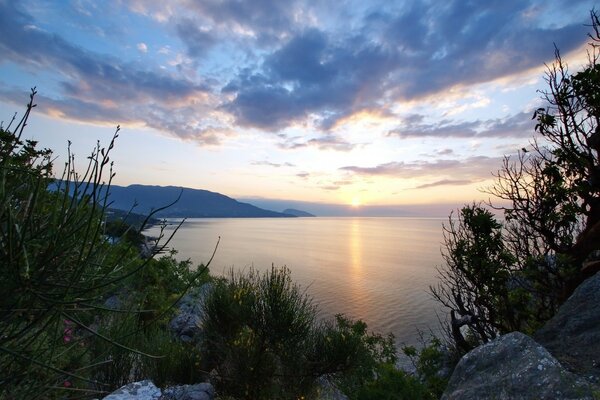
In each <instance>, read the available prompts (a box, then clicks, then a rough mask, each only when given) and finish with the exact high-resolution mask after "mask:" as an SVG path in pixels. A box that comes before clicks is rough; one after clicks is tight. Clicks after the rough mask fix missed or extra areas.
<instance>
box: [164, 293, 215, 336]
mask: <svg viewBox="0 0 600 400" xmlns="http://www.w3.org/2000/svg"><path fill="white" fill-rule="evenodd" d="M212 289H213V285H212V284H211V283H205V284H204V285H202V286H200V287H197V288H193V289H190V291H189V292H188V293H187V294H186V295H185V296H183V297H182V298H181V299H180V300H179V302H178V303H177V315H175V317H174V318H173V319H172V320H171V322H170V323H169V327H170V328H171V330H172V331H173V333H174V334H175V336H176V337H178V338H179V340H181V341H183V342H196V341H198V338H199V335H200V334H201V332H202V328H201V327H202V320H203V318H204V300H205V299H206V297H207V296H208V295H209V294H210V292H211V291H212Z"/></svg>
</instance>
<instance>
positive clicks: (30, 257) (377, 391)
mask: <svg viewBox="0 0 600 400" xmlns="http://www.w3.org/2000/svg"><path fill="white" fill-rule="evenodd" d="M34 96H35V90H33V91H32V94H31V98H30V102H29V104H28V107H27V111H26V113H25V115H24V116H23V118H22V119H21V121H20V122H19V123H17V124H16V126H15V127H12V125H13V124H14V123H15V121H14V120H13V121H11V123H10V124H9V125H8V126H7V127H6V128H4V127H2V128H1V129H0V136H1V139H2V141H1V148H0V157H1V159H0V206H1V209H0V235H1V246H0V269H1V271H0V274H1V275H0V276H2V279H1V280H0V289H1V290H3V292H4V293H11V294H14V295H13V296H4V297H3V298H2V299H1V300H0V398H28V399H35V398H90V397H98V396H101V395H104V394H106V393H108V392H110V391H113V390H114V389H116V388H118V387H120V386H122V385H124V384H126V383H128V382H131V381H134V380H139V379H146V378H149V379H152V380H153V381H154V382H155V383H156V384H158V385H163V386H164V385H168V384H188V383H197V382H200V381H203V380H206V379H207V378H208V377H209V376H208V373H207V371H212V372H211V374H210V379H211V380H212V381H213V382H214V383H215V384H217V386H218V388H219V389H220V392H221V393H222V394H223V395H231V396H234V397H235V398H252V399H260V398H302V397H303V396H306V398H310V397H311V396H314V395H316V393H317V392H319V390H325V389H326V387H327V385H331V386H332V387H339V388H342V389H343V390H344V391H345V392H347V393H349V394H350V395H351V397H352V398H353V399H360V398H376V397H377V396H380V395H381V396H384V397H383V398H385V396H387V398H394V396H395V394H394V393H395V392H394V391H395V390H396V389H397V388H398V387H402V388H406V389H405V390H406V391H407V393H410V397H411V398H415V397H414V396H415V395H416V394H418V397H423V398H432V396H431V393H430V391H429V390H428V389H427V388H426V387H425V386H424V384H423V382H422V381H421V380H420V379H419V378H418V377H416V376H411V375H408V374H405V373H403V372H400V371H398V370H397V369H396V368H395V366H394V363H395V362H396V350H395V347H394V342H393V337H392V336H389V337H382V336H380V335H377V334H373V333H370V332H368V330H367V326H366V324H365V323H363V322H362V321H351V320H349V319H348V318H346V317H343V316H341V315H339V316H337V317H336V319H335V320H333V321H318V320H317V308H316V306H315V305H314V304H313V303H312V300H311V299H310V298H309V297H308V296H307V295H306V293H305V292H304V291H302V290H301V289H300V288H299V287H298V286H296V285H295V284H294V283H293V282H292V280H291V277H290V272H289V270H287V269H285V268H283V269H275V268H273V269H272V270H271V271H270V272H267V273H265V274H259V273H258V272H255V271H250V272H249V273H247V274H234V273H233V272H232V274H231V276H230V277H229V279H220V280H216V281H215V282H213V283H211V285H212V287H213V289H212V291H211V294H210V296H209V297H208V298H207V299H206V302H205V306H206V310H205V311H206V321H205V323H204V335H203V338H204V340H202V341H201V344H200V346H197V345H196V344H188V343H183V342H181V341H179V340H177V339H176V338H174V337H173V336H172V333H171V331H170V330H169V327H168V322H169V320H170V319H171V318H172V316H173V305H174V304H175V303H176V302H177V301H178V300H179V299H180V298H181V297H182V296H183V295H184V294H185V293H186V291H187V290H188V289H189V288H190V287H191V286H199V285H202V284H203V283H205V282H209V281H210V280H211V278H210V277H209V276H208V270H207V268H206V267H202V266H201V267H199V268H198V269H197V270H193V269H192V265H191V263H190V262H189V261H177V260H176V259H175V257H174V256H175V252H174V251H173V252H171V253H169V254H167V255H164V256H162V257H160V258H158V257H156V255H157V254H158V253H160V252H161V251H162V250H163V249H164V245H166V244H167V243H168V239H169V238H167V240H166V241H165V243H164V244H163V245H157V247H156V248H154V250H153V251H152V252H150V254H149V256H150V257H142V256H141V254H140V248H141V247H147V243H146V242H147V240H146V238H145V237H144V236H143V235H141V233H140V232H141V230H143V229H144V227H145V226H146V224H147V223H148V221H151V216H150V217H148V218H145V219H144V220H143V221H141V220H140V218H139V216H135V215H134V216H132V215H131V214H130V213H127V214H126V215H120V214H119V213H117V212H115V211H114V210H108V209H107V193H108V192H109V190H110V182H111V180H112V177H113V176H114V174H113V172H112V164H111V163H110V159H109V155H110V151H111V149H112V148H113V146H114V143H115V139H116V138H117V136H118V129H117V133H115V135H114V137H113V140H112V141H111V142H110V144H109V146H108V147H107V148H106V149H104V148H100V146H99V145H98V147H97V148H96V149H94V151H93V152H92V154H91V155H90V157H89V165H88V166H87V168H86V170H85V173H84V174H83V175H79V174H78V173H77V171H76V170H75V167H74V161H75V160H74V158H73V157H72V156H71V155H70V154H69V157H68V162H67V163H66V165H65V169H64V172H63V174H62V176H61V177H60V179H55V178H54V176H53V173H54V171H53V163H52V152H51V151H50V150H48V149H42V150H40V149H38V148H37V143H36V142H34V141H28V140H22V139H21V138H22V134H23V131H24V128H25V126H26V124H27V120H28V118H29V115H30V112H31V110H32V109H33V108H34V107H35V104H34V103H33V101H34ZM107 174H108V181H107V182H104V181H103V179H104V178H103V177H104V176H105V175H107ZM153 222H154V221H153ZM132 223H133V224H135V226H134V225H132ZM161 232H162V231H161ZM161 239H163V235H162V233H161V235H160V238H159V242H162V240H161ZM327 382H329V383H327ZM324 388H325V389H324ZM421 394H422V395H423V396H421Z"/></svg>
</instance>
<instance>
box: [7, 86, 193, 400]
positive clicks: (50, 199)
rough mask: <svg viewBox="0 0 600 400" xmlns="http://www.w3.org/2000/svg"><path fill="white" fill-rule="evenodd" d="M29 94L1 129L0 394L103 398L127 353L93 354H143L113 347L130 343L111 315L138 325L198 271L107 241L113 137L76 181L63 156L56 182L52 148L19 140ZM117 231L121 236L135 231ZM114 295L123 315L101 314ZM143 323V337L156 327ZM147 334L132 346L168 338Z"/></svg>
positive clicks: (155, 346) (131, 245)
mask: <svg viewBox="0 0 600 400" xmlns="http://www.w3.org/2000/svg"><path fill="white" fill-rule="evenodd" d="M34 95H35V91H32V94H31V98H30V102H29V104H28V107H27V111H26V113H25V115H24V117H23V118H22V119H21V121H20V122H19V123H17V124H16V126H15V127H14V128H12V129H11V127H12V125H13V123H14V122H15V121H14V119H13V121H11V123H10V124H9V125H8V126H7V127H6V128H4V127H2V128H0V139H2V140H1V141H0V277H1V279H0V291H2V293H4V294H10V295H5V296H2V298H1V299H0V397H6V396H9V397H10V398H27V399H35V398H53V397H61V398H64V397H71V396H75V395H76V396H81V395H82V393H87V394H94V393H96V394H101V393H104V392H105V390H106V389H107V388H110V387H112V386H111V385H112V384H114V383H115V382H116V381H113V382H100V381H98V379H104V378H105V377H106V376H107V375H104V374H102V373H100V372H98V371H99V370H101V369H102V368H108V367H107V366H108V365H109V364H115V365H116V363H117V362H118V361H117V360H118V359H120V360H122V359H124V358H126V357H120V358H119V357H117V356H116V354H117V353H114V352H113V353H110V354H111V355H115V357H113V359H112V361H109V359H107V358H104V359H102V358H98V357H99V356H98V354H97V351H98V349H100V348H103V347H106V348H112V349H113V350H114V349H119V351H122V353H123V354H128V357H130V358H135V357H142V356H143V353H141V352H140V351H139V350H137V351H136V350H135V349H134V348H132V347H129V346H128V345H126V344H124V343H119V342H118V340H121V339H122V340H123V341H124V342H127V343H130V341H128V340H126V338H127V337H128V336H127V335H125V334H119V335H116V333H115V332H113V331H112V330H111V331H110V332H105V333H102V332H101V330H102V329H103V327H104V326H105V324H108V325H111V321H115V320H116V318H117V317H116V316H115V312H119V313H124V314H123V315H122V316H118V318H121V317H123V318H126V319H128V320H138V321H139V315H144V314H143V313H140V311H141V310H140V308H141V307H143V306H152V307H155V309H156V310H162V311H161V314H163V312H164V311H166V310H168V307H169V306H170V304H167V303H168V301H169V300H176V298H175V299H173V297H174V294H173V292H174V291H179V290H184V289H182V288H184V287H186V285H189V284H191V282H192V281H193V280H194V279H195V278H197V277H198V276H199V275H200V273H194V274H192V273H190V272H188V271H187V268H188V266H189V263H187V262H184V263H177V262H176V261H174V260H172V259H169V258H167V259H161V260H158V261H155V260H153V259H152V258H148V259H141V258H140V257H139V252H138V249H137V246H136V243H134V242H135V240H137V239H139V235H138V234H137V233H136V234H135V235H133V236H131V238H130V239H132V240H128V239H126V238H123V239H124V240H120V241H119V243H118V244H112V243H111V241H109V240H108V238H107V236H106V235H105V233H106V231H107V229H108V230H109V231H110V229H112V228H111V227H110V226H109V227H108V228H107V226H106V225H105V223H104V221H105V211H106V201H107V200H106V193H107V192H108V188H109V186H110V181H111V179H112V177H113V173H112V164H111V163H110V159H109V155H110V151H111V149H112V148H113V146H114V141H115V139H116V138H117V133H115V135H114V137H113V140H112V141H111V142H110V144H109V146H108V147H107V148H106V149H105V148H100V146H99V145H98V146H97V147H96V148H95V149H94V150H93V151H92V153H91V155H90V156H89V157H88V160H89V164H88V166H87V168H86V170H85V173H84V174H83V175H80V174H78V173H77V171H76V170H75V168H74V158H73V156H72V155H71V154H70V153H69V156H68V161H67V163H66V165H65V169H64V172H63V174H62V176H61V178H60V179H54V178H53V176H52V173H53V165H52V153H51V151H50V150H47V149H42V150H39V149H38V148H37V143H36V142H34V141H30V140H22V134H23V129H24V127H25V126H26V125H27V120H28V117H29V114H30V112H31V110H32V109H33V108H34V107H35V105H34V104H33V99H34ZM117 132H118V129H117ZM105 175H108V178H107V179H108V182H107V183H105V182H104V180H103V179H105V178H104V177H105ZM140 228H143V224H142V226H141V227H140ZM119 229H120V228H119ZM124 229H125V230H123V231H121V232H120V233H123V234H125V235H128V234H129V233H128V232H132V230H131V229H129V228H124ZM118 233H119V232H113V234H118ZM134 239H135V240H134ZM158 248H160V246H159V247H158ZM161 274H163V275H161ZM134 282H135V283H137V284H138V285H137V286H134V285H133V283H134ZM142 285H147V287H148V288H149V289H151V293H149V294H148V295H140V294H139V292H143V291H144V290H146V288H147V287H146V286H142ZM136 291H138V292H136ZM115 293H126V294H127V296H126V297H127V298H128V301H127V302H126V305H125V306H124V308H123V309H122V310H117V311H113V310H107V308H106V307H105V306H104V301H105V299H106V298H108V297H109V296H110V295H112V294H115ZM151 296H154V297H151ZM140 299H146V301H139V300H140ZM148 299H152V301H151V302H148ZM138 325H139V322H138ZM118 326H119V329H124V328H125V327H129V328H131V329H133V332H137V331H139V330H140V329H141V328H140V327H137V328H135V329H134V327H133V326H131V325H130V324H118ZM140 326H142V327H143V330H144V331H145V332H150V331H151V329H155V328H151V327H148V326H147V325H140ZM111 329H112V328H111ZM156 329H157V328H156ZM113 333H114V334H115V336H111V335H112V334H113ZM151 335H152V336H144V335H142V336H140V338H139V339H138V340H137V341H136V342H133V344H132V345H136V346H137V345H139V346H140V348H142V349H153V350H156V349H158V348H160V347H161V346H163V345H164V343H166V342H167V338H166V336H165V333H164V332H163V334H162V336H161V335H159V334H158V333H157V332H153V333H151ZM129 337H131V335H130V336H129ZM157 340H158V341H159V342H160V341H162V342H161V343H163V344H160V343H158V342H156V341H157ZM153 341H154V342H153ZM146 342H148V343H146ZM130 344H131V343H130ZM167 351H168V352H169V354H182V353H184V351H183V350H182V351H177V349H174V348H170V349H168V350H167ZM185 352H186V353H187V354H192V353H191V352H189V351H188V350H185ZM119 362H120V361H119ZM171 362H173V361H172V360H171ZM115 368H116V367H115ZM159 379H160V377H159ZM165 379H166V378H165ZM169 379H170V378H169Z"/></svg>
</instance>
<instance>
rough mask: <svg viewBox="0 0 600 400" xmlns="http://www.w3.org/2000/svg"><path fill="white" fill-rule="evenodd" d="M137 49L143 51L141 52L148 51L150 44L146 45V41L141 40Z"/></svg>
mask: <svg viewBox="0 0 600 400" xmlns="http://www.w3.org/2000/svg"><path fill="white" fill-rule="evenodd" d="M137 49H138V50H139V51H140V52H141V53H147V52H148V45H146V43H144V42H141V43H138V44H137Z"/></svg>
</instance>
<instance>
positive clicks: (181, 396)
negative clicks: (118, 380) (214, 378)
mask: <svg viewBox="0 0 600 400" xmlns="http://www.w3.org/2000/svg"><path fill="white" fill-rule="evenodd" d="M214 398H215V389H214V388H213V386H212V385H211V384H210V383H198V384H196V385H182V386H172V387H168V388H166V389H165V390H163V391H161V390H160V389H159V388H157V387H156V386H155V385H154V383H152V381H150V380H145V381H140V382H133V383H130V384H128V385H125V386H123V387H122V388H120V389H118V390H116V391H114V392H113V393H111V394H109V395H108V396H106V397H105V398H104V400H213V399H214Z"/></svg>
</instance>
